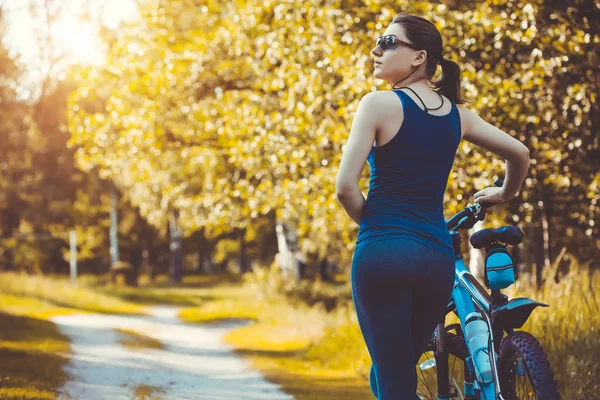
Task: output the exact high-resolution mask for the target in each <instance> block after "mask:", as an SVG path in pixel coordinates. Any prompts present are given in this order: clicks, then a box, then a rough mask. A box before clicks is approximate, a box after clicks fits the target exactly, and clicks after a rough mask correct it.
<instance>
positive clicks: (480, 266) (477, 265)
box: [468, 221, 485, 284]
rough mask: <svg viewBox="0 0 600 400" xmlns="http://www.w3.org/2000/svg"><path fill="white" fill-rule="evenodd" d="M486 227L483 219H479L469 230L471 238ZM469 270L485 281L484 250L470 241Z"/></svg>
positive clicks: (482, 281)
mask: <svg viewBox="0 0 600 400" xmlns="http://www.w3.org/2000/svg"><path fill="white" fill-rule="evenodd" d="M483 228H484V226H483V221H477V222H476V223H475V225H473V227H472V228H471V229H469V230H468V233H469V238H470V237H471V236H472V235H473V234H474V233H476V232H479V231H480V230H482V229H483ZM468 246H469V271H471V273H472V274H473V276H475V278H477V280H478V281H479V282H481V283H482V284H483V283H484V274H485V271H484V269H485V265H484V261H485V260H484V259H483V254H482V253H483V251H482V250H481V249H476V248H474V247H473V246H471V243H470V242H469V244H468Z"/></svg>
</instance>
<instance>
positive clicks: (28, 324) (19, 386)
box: [0, 312, 69, 400]
mask: <svg viewBox="0 0 600 400" xmlns="http://www.w3.org/2000/svg"><path fill="white" fill-rule="evenodd" d="M0 327H2V328H1V329H0V360H1V361H0V398H1V399H14V400H21V399H36V400H37V399H55V398H56V394H57V389H58V388H59V387H60V386H61V385H62V384H63V383H64V382H65V381H66V380H67V378H68V376H67V374H66V373H65V372H64V371H63V367H64V366H65V365H66V363H67V362H68V359H67V358H66V357H64V356H63V354H64V353H67V352H68V351H69V341H68V338H67V337H65V336H64V335H62V334H61V333H60V332H59V330H58V328H57V327H56V326H55V325H54V324H53V323H51V322H48V321H43V320H39V319H34V318H28V317H24V316H16V315H9V314H6V313H4V312H0Z"/></svg>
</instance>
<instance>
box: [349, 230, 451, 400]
mask: <svg viewBox="0 0 600 400" xmlns="http://www.w3.org/2000/svg"><path fill="white" fill-rule="evenodd" d="M351 276H352V299H353V301H354V307H355V309H356V315H357V317H358V323H359V326H360V330H361V332H362V335H363V337H364V340H365V343H366V345H367V349H368V351H369V355H370V356H371V360H372V366H371V379H370V380H371V391H372V392H373V394H374V395H375V397H376V398H377V399H379V400H412V399H415V398H417V399H418V398H419V397H416V393H417V373H416V365H417V363H418V361H419V359H420V358H421V355H422V354H423V352H424V349H425V346H426V345H427V342H428V341H429V339H431V336H432V334H433V331H434V330H435V327H436V325H437V324H438V323H439V322H440V321H441V319H442V317H443V314H444V311H445V310H446V306H447V305H448V302H449V300H450V296H451V293H452V286H453V284H454V259H453V258H452V257H450V256H449V255H447V254H444V253H441V252H439V251H437V250H436V249H432V248H430V247H428V246H425V245H423V244H421V243H419V242H416V241H413V240H408V239H385V240H380V241H376V242H371V243H364V244H363V245H361V246H360V247H359V248H358V249H356V250H355V251H354V256H353V259H352V272H351Z"/></svg>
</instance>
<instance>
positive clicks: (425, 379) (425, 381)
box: [417, 352, 437, 396]
mask: <svg viewBox="0 0 600 400" xmlns="http://www.w3.org/2000/svg"><path fill="white" fill-rule="evenodd" d="M423 355H424V356H425V358H426V359H427V360H429V359H430V358H429V356H428V354H427V352H426V353H423ZM419 371H421V373H422V375H423V379H422V380H421V383H423V385H424V386H425V388H426V389H427V391H428V392H429V395H430V396H433V392H432V391H431V389H430V388H429V384H428V383H427V377H426V376H425V373H424V371H422V370H421V369H419ZM428 371H430V370H428ZM433 372H434V373H435V374H437V367H433ZM417 378H418V375H417Z"/></svg>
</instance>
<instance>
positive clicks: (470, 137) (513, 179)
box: [458, 107, 529, 201]
mask: <svg viewBox="0 0 600 400" xmlns="http://www.w3.org/2000/svg"><path fill="white" fill-rule="evenodd" d="M458 109H459V110H460V115H461V124H462V138H463V139H466V140H467V141H469V142H471V143H473V144H476V145H478V146H481V147H483V148H484V149H486V150H489V151H491V152H493V153H495V154H497V155H499V156H500V157H503V158H504V159H505V160H506V175H505V177H504V185H503V186H502V191H501V193H502V197H503V198H504V199H505V200H506V201H508V200H510V199H512V198H513V197H515V196H516V195H517V193H518V192H519V189H520V187H521V185H522V184H523V181H524V180H525V177H526V176H527V170H528V169H529V149H528V148H527V146H525V145H524V144H523V143H521V142H520V141H518V140H517V139H515V138H513V137H512V136H510V135H509V134H508V133H506V132H504V131H502V130H500V129H498V128H496V127H495V126H493V125H491V124H489V123H487V122H486V121H484V120H483V119H481V117H479V115H477V114H475V113H474V112H473V111H471V110H469V109H467V108H463V107H459V108H458Z"/></svg>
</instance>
